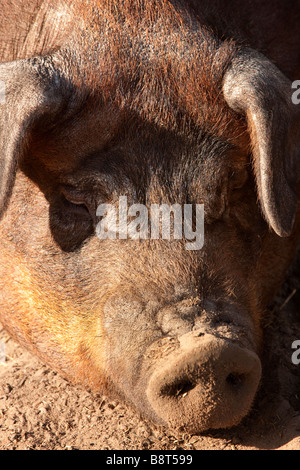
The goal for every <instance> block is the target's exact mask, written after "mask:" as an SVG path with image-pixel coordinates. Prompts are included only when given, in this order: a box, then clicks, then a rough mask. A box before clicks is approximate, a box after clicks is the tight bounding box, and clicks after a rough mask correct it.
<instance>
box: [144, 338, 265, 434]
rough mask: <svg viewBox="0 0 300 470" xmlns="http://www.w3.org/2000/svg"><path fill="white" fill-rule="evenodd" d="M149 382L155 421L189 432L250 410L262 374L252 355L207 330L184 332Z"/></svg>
mask: <svg viewBox="0 0 300 470" xmlns="http://www.w3.org/2000/svg"><path fill="white" fill-rule="evenodd" d="M179 340H180V348H179V350H177V351H176V353H172V354H171V355H170V356H169V357H168V358H167V359H165V360H164V363H163V365H162V366H161V367H159V368H158V370H156V371H155V372H154V373H153V374H152V376H151V378H150V381H149V384H148V388H147V397H148V400H149V403H150V405H151V407H152V408H153V410H154V412H155V413H156V415H157V417H158V418H159V420H160V421H162V422H164V424H167V425H168V426H171V427H173V428H179V429H180V428H181V429H184V430H186V431H188V432H201V431H204V430H207V429H217V428H227V427H231V426H234V425H236V424H238V423H239V422H240V421H241V419H242V418H243V417H245V416H246V414H247V413H248V412H249V410H250V408H251V405H252V402H253V399H254V396H255V393H256V391H257V388H258V384H259V382H260V378H261V363H260V359H259V358H258V356H257V354H256V353H254V352H252V351H250V350H249V349H246V348H244V347H241V346H239V345H237V344H235V343H233V342H231V341H230V340H227V339H221V338H218V337H215V336H213V335H210V334H203V333H199V332H197V331H196V332H195V331H193V332H190V333H187V334H185V335H183V336H182V337H181V338H179Z"/></svg>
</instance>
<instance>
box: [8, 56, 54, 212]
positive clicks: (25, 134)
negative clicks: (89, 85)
mask: <svg viewBox="0 0 300 470" xmlns="http://www.w3.org/2000/svg"><path fill="white" fill-rule="evenodd" d="M62 101H63V100H62V93H61V90H60V80H59V78H58V75H57V72H56V71H55V69H54V67H53V64H52V62H51V60H50V59H45V58H37V59H32V60H21V61H17V62H10V63H5V64H1V65H0V219H1V217H2V215H3V214H4V212H5V210H6V208H7V205H8V202H9V199H10V196H11V192H12V189H13V185H14V182H15V177H16V172H17V168H18V162H19V161H20V160H21V159H22V157H23V155H24V153H25V152H26V150H27V148H28V144H29V141H30V134H31V130H32V129H33V127H34V125H35V124H36V123H37V121H38V120H39V119H40V118H41V117H44V116H45V115H48V114H49V115H50V116H52V117H54V116H55V114H56V113H57V112H58V110H59V109H60V108H61V105H62Z"/></svg>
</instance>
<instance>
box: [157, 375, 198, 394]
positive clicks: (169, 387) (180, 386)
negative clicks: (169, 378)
mask: <svg viewBox="0 0 300 470" xmlns="http://www.w3.org/2000/svg"><path fill="white" fill-rule="evenodd" d="M196 385H197V384H196V383H194V382H192V381H191V380H189V379H187V380H182V381H180V382H176V383H171V384H166V385H165V386H164V387H162V388H161V390H160V395H161V396H168V397H170V398H171V397H173V398H177V397H180V396H185V395H186V394H187V393H189V392H190V391H191V390H193V388H195V387H196Z"/></svg>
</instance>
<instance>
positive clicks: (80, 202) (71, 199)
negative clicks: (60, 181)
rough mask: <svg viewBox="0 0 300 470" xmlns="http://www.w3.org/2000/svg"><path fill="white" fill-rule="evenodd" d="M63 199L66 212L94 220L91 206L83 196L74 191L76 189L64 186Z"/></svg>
mask: <svg viewBox="0 0 300 470" xmlns="http://www.w3.org/2000/svg"><path fill="white" fill-rule="evenodd" d="M61 197H62V203H63V205H64V209H65V210H66V211H68V212H69V213H72V214H74V215H76V216H79V217H84V218H88V219H91V218H92V215H91V211H90V208H89V204H88V203H87V202H86V200H85V199H84V197H83V196H82V195H81V194H79V193H78V192H76V191H75V190H74V188H72V187H67V186H62V187H61Z"/></svg>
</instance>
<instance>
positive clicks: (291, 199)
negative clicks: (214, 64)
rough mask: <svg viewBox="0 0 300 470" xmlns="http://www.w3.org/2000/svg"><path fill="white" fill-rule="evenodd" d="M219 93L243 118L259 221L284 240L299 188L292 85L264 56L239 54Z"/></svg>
mask: <svg viewBox="0 0 300 470" xmlns="http://www.w3.org/2000/svg"><path fill="white" fill-rule="evenodd" d="M223 92H224V96H225V99H226V101H227V103H228V105H229V106H230V107H231V108H232V109H233V110H234V111H236V112H237V113H240V114H243V115H244V116H245V117H246V119H247V123H248V129H249V132H250V137H251V145H252V153H253V167H254V173H255V177H256V183H257V190H258V197H259V201H260V205H261V208H262V212H263V214H264V217H265V219H266V221H267V222H268V224H269V225H270V227H271V228H272V229H273V230H274V231H275V232H276V233H277V234H278V235H279V236H282V237H285V236H289V235H290V234H291V233H292V230H293V226H294V221H295V217H296V212H297V207H298V195H297V191H298V186H299V183H300V106H296V105H295V104H293V103H292V94H293V92H292V83H291V82H290V81H289V80H288V78H287V77H286V76H285V75H283V74H282V73H281V71H280V70H279V69H278V68H277V67H276V66H275V65H274V64H273V63H271V62H270V61H269V60H268V59H267V58H266V57H265V56H263V55H262V54H259V53H258V52H256V51H253V50H251V49H244V50H243V51H242V52H241V53H240V55H238V56H237V57H236V58H235V59H233V62H232V64H231V67H230V68H229V70H228V71H227V72H226V74H225V78H224V84H223Z"/></svg>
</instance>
